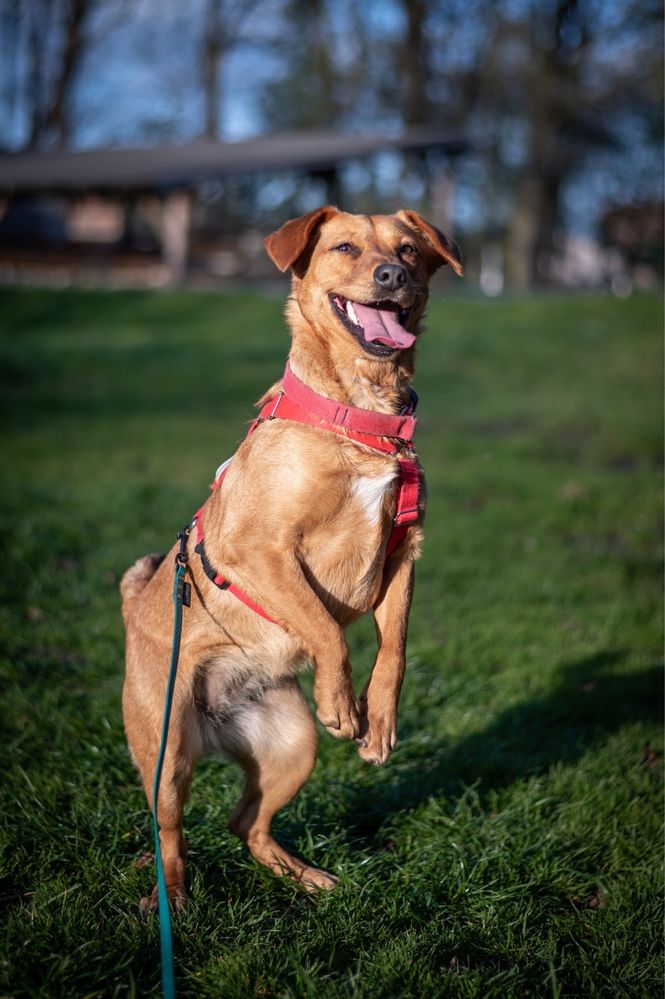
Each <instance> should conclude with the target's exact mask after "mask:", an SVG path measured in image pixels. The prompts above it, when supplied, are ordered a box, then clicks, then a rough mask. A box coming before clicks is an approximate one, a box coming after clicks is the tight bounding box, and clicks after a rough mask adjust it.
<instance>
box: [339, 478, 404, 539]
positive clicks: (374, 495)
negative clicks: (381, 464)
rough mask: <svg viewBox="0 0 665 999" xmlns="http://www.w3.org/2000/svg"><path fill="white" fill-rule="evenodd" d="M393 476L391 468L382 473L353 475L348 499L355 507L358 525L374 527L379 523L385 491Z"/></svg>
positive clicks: (393, 479) (392, 480)
mask: <svg viewBox="0 0 665 999" xmlns="http://www.w3.org/2000/svg"><path fill="white" fill-rule="evenodd" d="M395 477H396V476H395V472H394V471H393V469H388V470H387V471H386V472H384V473H383V475H356V476H354V478H353V479H352V481H351V488H350V500H351V502H352V504H353V505H354V506H355V507H356V509H357V515H358V521H359V526H360V525H362V526H364V527H370V526H371V527H375V526H378V525H379V524H380V522H381V515H382V512H383V503H384V498H385V495H386V491H387V490H388V488H389V487H390V485H391V484H392V483H393V482H394V481H395Z"/></svg>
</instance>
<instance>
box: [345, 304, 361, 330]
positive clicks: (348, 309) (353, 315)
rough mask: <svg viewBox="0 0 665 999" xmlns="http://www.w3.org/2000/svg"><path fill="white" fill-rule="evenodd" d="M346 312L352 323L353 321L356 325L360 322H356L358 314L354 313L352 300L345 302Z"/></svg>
mask: <svg viewBox="0 0 665 999" xmlns="http://www.w3.org/2000/svg"><path fill="white" fill-rule="evenodd" d="M346 314H347V316H348V317H349V319H350V320H351V322H352V323H355V324H356V326H360V323H359V322H358V316H357V315H356V310H355V309H354V308H353V302H347V303H346Z"/></svg>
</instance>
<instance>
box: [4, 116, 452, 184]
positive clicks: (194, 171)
mask: <svg viewBox="0 0 665 999" xmlns="http://www.w3.org/2000/svg"><path fill="white" fill-rule="evenodd" d="M467 148H468V143H467V142H466V141H465V140H464V139H463V138H462V137H460V136H457V137H452V136H450V135H448V136H446V135H444V134H443V133H442V132H440V131H437V130H435V129H412V130H408V131H406V132H401V133H399V134H395V135H389V134H383V135H373V134H362V135H356V134H351V135H338V134H335V133H331V132H321V133H318V132H295V133H293V134H280V135H267V136H260V137H258V138H254V139H245V140H244V141H242V142H219V141H215V140H210V139H199V140H197V141H195V142H190V143H187V144H186V145H179V146H176V145H171V146H168V145H161V146H151V147H147V148H142V149H113V148H111V149H91V150H85V151H81V152H72V151H63V150H56V151H53V152H29V153H9V154H4V155H2V156H0V192H2V193H5V194H19V193H26V194H27V193H63V194H76V193H79V192H105V193H113V192H125V191H136V192H138V191H155V190H169V189H173V188H191V187H195V186H196V185H197V184H199V183H201V182H202V181H204V180H209V179H214V178H221V177H225V176H230V175H234V174H242V173H275V172H282V171H289V170H299V171H307V172H313V173H317V172H325V171H329V170H334V169H335V168H337V167H338V166H340V165H341V164H343V163H345V162H349V161H351V160H358V159H364V158H367V157H369V156H373V155H375V154H377V153H381V152H386V151H391V150H392V151H396V152H402V153H419V154H426V153H427V152H435V151H438V152H442V153H445V154H446V155H448V156H453V155H455V154H459V153H462V152H464V151H466V149H467Z"/></svg>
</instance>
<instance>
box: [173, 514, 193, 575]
mask: <svg viewBox="0 0 665 999" xmlns="http://www.w3.org/2000/svg"><path fill="white" fill-rule="evenodd" d="M191 530H192V529H191V527H190V525H189V524H185V526H184V527H183V529H182V531H180V532H179V534H178V539H179V541H180V549H179V551H178V552H177V553H176V557H175V564H176V565H181V566H183V568H185V569H186V568H187V563H188V562H189V555H188V553H187V542H188V541H189V535H190V532H191Z"/></svg>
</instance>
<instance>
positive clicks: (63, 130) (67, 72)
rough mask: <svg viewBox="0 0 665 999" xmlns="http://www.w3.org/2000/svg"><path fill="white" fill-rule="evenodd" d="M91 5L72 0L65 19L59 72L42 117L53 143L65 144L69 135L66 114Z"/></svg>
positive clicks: (87, 1) (83, 0) (45, 132)
mask: <svg viewBox="0 0 665 999" xmlns="http://www.w3.org/2000/svg"><path fill="white" fill-rule="evenodd" d="M89 7H90V0H71V2H70V4H69V9H68V14H67V17H66V19H65V25H64V31H65V44H64V48H63V53H62V59H61V62H60V71H59V73H58V74H57V76H56V79H55V83H54V86H53V97H52V100H51V104H50V106H49V109H48V111H47V112H46V115H45V117H44V125H43V133H44V134H45V136H46V137H47V138H51V136H52V141H53V143H54V144H55V145H57V146H64V145H67V143H68V141H69V136H70V131H71V129H70V124H71V123H70V121H69V116H68V107H67V104H68V102H69V97H70V94H71V89H72V82H73V80H74V77H75V76H76V70H77V69H78V66H79V63H80V60H81V56H82V54H83V42H84V37H83V22H84V20H85V17H86V14H87V13H88V10H89Z"/></svg>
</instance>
